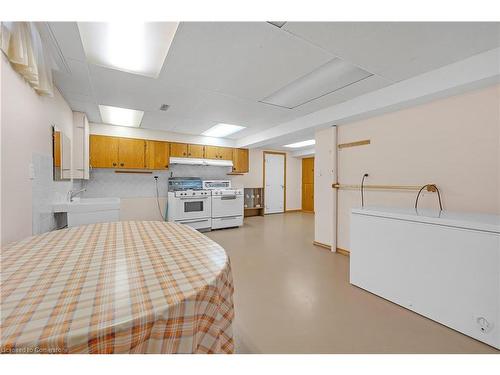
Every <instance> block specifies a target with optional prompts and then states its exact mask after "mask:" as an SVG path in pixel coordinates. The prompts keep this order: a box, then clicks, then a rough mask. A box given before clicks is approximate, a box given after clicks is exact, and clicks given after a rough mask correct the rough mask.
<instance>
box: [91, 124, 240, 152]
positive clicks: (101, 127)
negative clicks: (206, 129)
mask: <svg viewBox="0 0 500 375" xmlns="http://www.w3.org/2000/svg"><path fill="white" fill-rule="evenodd" d="M90 134H98V135H109V136H115V137H125V138H140V139H152V140H156V141H171V142H185V143H194V144H203V145H210V146H227V147H235V141H234V140H232V139H224V138H214V137H205V136H202V135H190V134H180V133H175V132H167V131H163V130H153V129H143V128H132V127H127V126H115V125H106V124H96V123H90Z"/></svg>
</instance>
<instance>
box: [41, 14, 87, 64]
mask: <svg viewBox="0 0 500 375" xmlns="http://www.w3.org/2000/svg"><path fill="white" fill-rule="evenodd" d="M49 26H50V29H51V30H52V34H53V35H54V37H55V38H56V40H57V44H58V45H59V48H60V49H61V52H62V54H63V55H64V57H65V58H66V59H74V60H79V61H86V59H85V52H84V50H83V44H82V40H81V39H80V31H79V30H78V26H77V24H76V22H49Z"/></svg>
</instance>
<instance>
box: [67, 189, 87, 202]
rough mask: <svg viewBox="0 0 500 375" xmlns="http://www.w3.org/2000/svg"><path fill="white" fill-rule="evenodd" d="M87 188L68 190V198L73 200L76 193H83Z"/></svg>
mask: <svg viewBox="0 0 500 375" xmlns="http://www.w3.org/2000/svg"><path fill="white" fill-rule="evenodd" d="M85 190H87V189H80V190H70V191H68V198H69V201H70V202H73V198H74V197H76V196H77V195H78V194H80V193H83V192H84V191H85Z"/></svg>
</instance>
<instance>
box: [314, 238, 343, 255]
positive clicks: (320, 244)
mask: <svg viewBox="0 0 500 375" xmlns="http://www.w3.org/2000/svg"><path fill="white" fill-rule="evenodd" d="M313 245H315V246H319V247H322V248H324V249H328V250H330V251H331V250H332V247H331V246H330V245H327V244H326V243H322V242H318V241H313ZM336 252H337V253H339V254H342V255H345V256H349V255H350V254H351V253H350V252H349V250H346V249H341V248H340V247H337V251H336Z"/></svg>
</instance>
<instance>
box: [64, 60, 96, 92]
mask: <svg viewBox="0 0 500 375" xmlns="http://www.w3.org/2000/svg"><path fill="white" fill-rule="evenodd" d="M66 62H67V64H68V67H69V69H70V72H69V73H65V72H62V71H55V72H54V81H55V83H56V85H57V87H58V88H59V89H60V90H61V91H62V92H63V93H65V94H79V95H85V96H92V94H93V92H92V86H91V84H90V79H89V72H88V67H87V64H86V63H85V62H81V61H78V60H73V59H66Z"/></svg>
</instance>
